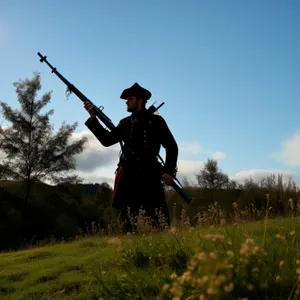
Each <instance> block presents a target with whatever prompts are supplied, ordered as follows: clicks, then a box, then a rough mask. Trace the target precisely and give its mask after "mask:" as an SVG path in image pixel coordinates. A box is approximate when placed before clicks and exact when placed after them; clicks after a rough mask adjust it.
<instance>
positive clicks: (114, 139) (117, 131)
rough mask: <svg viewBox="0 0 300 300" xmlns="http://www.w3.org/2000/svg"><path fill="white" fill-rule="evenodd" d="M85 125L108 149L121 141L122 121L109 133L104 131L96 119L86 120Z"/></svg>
mask: <svg viewBox="0 0 300 300" xmlns="http://www.w3.org/2000/svg"><path fill="white" fill-rule="evenodd" d="M85 125H86V126H87V127H88V128H89V130H90V131H91V132H92V133H93V134H94V136H95V137H96V138H97V139H98V140H99V141H100V143H101V144H102V145H103V146H104V147H110V146H112V145H114V144H116V143H119V142H120V141H121V140H122V128H123V121H122V120H121V121H120V122H119V124H118V126H117V127H116V128H114V129H113V130H111V131H108V130H106V129H105V128H104V127H103V126H102V125H101V124H100V122H99V121H98V119H97V118H89V119H88V120H86V122H85Z"/></svg>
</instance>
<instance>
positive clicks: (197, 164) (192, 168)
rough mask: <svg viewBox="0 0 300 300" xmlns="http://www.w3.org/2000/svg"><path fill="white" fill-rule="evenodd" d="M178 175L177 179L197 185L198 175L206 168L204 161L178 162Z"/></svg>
mask: <svg viewBox="0 0 300 300" xmlns="http://www.w3.org/2000/svg"><path fill="white" fill-rule="evenodd" d="M177 166H178V173H177V178H178V180H179V181H182V180H183V179H184V178H185V179H186V180H187V181H188V182H190V183H191V184H195V183H196V181H195V179H196V176H195V175H196V174H199V172H200V170H201V169H202V168H203V166H204V162H203V161H199V160H180V159H179V160H178V163H177Z"/></svg>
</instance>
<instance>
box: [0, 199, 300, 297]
mask: <svg viewBox="0 0 300 300" xmlns="http://www.w3.org/2000/svg"><path fill="white" fill-rule="evenodd" d="M268 200H270V202H271V200H272V199H271V198H270V196H267V201H268ZM294 208H295V207H294ZM269 211H270V207H269V204H268V203H267V205H266V209H264V210H263V211H260V212H256V214H255V215H257V214H259V215H261V216H262V215H264V217H263V218H262V219H261V220H259V221H253V211H251V209H249V208H247V209H241V208H239V205H238V204H237V203H233V205H232V212H231V213H230V214H226V213H225V212H224V210H223V209H222V208H221V206H220V205H219V203H218V202H215V203H213V204H211V205H210V206H209V209H208V210H207V211H203V212H199V213H197V214H196V216H195V217H194V219H193V220H191V218H190V217H189V215H188V214H187V213H186V211H185V210H182V212H181V215H180V218H179V219H178V220H176V221H175V222H174V223H173V224H172V226H171V228H168V227H167V226H166V224H165V223H164V221H163V220H164V219H163V217H162V218H161V220H162V222H161V226H159V228H151V226H150V225H149V224H150V223H149V219H148V218H147V217H146V216H145V214H144V211H142V210H141V211H140V214H139V216H136V217H133V216H132V227H133V228H134V230H133V231H132V232H128V233H127V234H125V235H121V234H120V232H122V224H121V223H114V224H111V226H110V227H109V229H108V230H106V231H104V230H103V229H102V228H99V227H98V226H96V224H95V223H93V224H91V226H90V227H89V228H88V230H87V231H86V232H85V233H84V234H82V235H78V236H77V239H76V240H75V241H73V242H69V241H55V240H54V239H52V240H51V241H48V244H44V245H43V247H37V246H35V248H31V249H30V248H29V249H26V250H22V251H15V252H5V253H2V254H1V255H0V297H1V299H4V300H8V299H16V300H22V299H26V300H27V299H28V300H30V299H32V300H36V299H74V300H76V299H97V300H100V299H161V300H165V299H173V300H179V299H189V300H191V299H298V298H299V295H300V252H299V242H300V222H299V220H300V219H299V215H297V210H295V211H294V214H293V215H292V216H291V217H290V218H285V219H283V218H281V219H274V218H271V217H270V215H269Z"/></svg>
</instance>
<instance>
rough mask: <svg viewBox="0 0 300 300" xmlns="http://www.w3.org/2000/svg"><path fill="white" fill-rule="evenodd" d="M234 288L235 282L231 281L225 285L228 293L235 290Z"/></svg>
mask: <svg viewBox="0 0 300 300" xmlns="http://www.w3.org/2000/svg"><path fill="white" fill-rule="evenodd" d="M233 288H234V284H233V282H232V281H231V282H230V283H229V284H228V285H225V286H224V291H225V292H226V293H230V292H231V291H232V290H233Z"/></svg>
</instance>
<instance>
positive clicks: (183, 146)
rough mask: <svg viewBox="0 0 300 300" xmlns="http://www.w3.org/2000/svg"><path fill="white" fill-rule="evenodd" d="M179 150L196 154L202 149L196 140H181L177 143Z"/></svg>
mask: <svg viewBox="0 0 300 300" xmlns="http://www.w3.org/2000/svg"><path fill="white" fill-rule="evenodd" d="M178 148H179V151H180V152H183V153H189V154H198V153H200V152H201V151H202V146H201V145H200V143H198V142H182V143H178Z"/></svg>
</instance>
